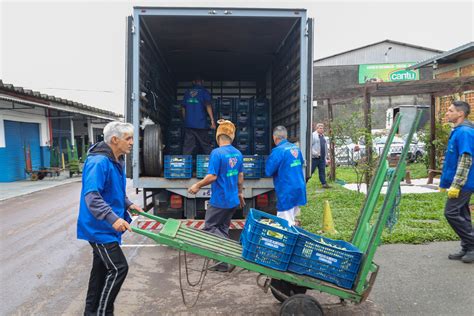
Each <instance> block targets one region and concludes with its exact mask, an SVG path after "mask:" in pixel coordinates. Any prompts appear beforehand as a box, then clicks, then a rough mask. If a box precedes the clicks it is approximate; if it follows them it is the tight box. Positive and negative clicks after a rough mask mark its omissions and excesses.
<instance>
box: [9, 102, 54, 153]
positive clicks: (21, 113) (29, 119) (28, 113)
mask: <svg viewBox="0 0 474 316" xmlns="http://www.w3.org/2000/svg"><path fill="white" fill-rule="evenodd" d="M1 108H11V103H9V102H7V101H3V100H0V109H1ZM5 120H7V121H17V122H26V123H38V124H39V129H40V131H39V134H40V135H39V136H40V146H49V143H50V139H49V125H48V119H47V118H46V115H45V112H44V109H42V108H34V109H14V110H6V109H2V110H1V111H0V148H3V147H6V141H5V126H4V123H3V122H4V121H5Z"/></svg>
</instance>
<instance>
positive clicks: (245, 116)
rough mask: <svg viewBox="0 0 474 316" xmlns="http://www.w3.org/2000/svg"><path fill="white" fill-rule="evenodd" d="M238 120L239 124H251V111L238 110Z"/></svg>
mask: <svg viewBox="0 0 474 316" xmlns="http://www.w3.org/2000/svg"><path fill="white" fill-rule="evenodd" d="M236 122H237V125H239V126H248V125H250V113H249V112H237V114H236Z"/></svg>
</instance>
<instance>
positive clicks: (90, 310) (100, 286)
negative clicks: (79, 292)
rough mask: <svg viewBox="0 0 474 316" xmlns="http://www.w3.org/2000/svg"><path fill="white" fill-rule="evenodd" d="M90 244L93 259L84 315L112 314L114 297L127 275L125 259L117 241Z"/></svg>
mask: <svg viewBox="0 0 474 316" xmlns="http://www.w3.org/2000/svg"><path fill="white" fill-rule="evenodd" d="M90 245H91V246H92V249H93V259H92V270H91V275H90V278H89V288H88V289H87V297H86V308H85V311H84V315H107V316H109V315H113V314H114V301H115V298H116V297H117V294H118V293H119V291H120V287H121V286H122V284H123V281H125V277H126V276H127V272H128V263H127V259H125V256H124V255H123V252H122V249H121V248H120V246H119V244H118V243H117V242H113V243H108V244H97V243H92V242H91V243H90Z"/></svg>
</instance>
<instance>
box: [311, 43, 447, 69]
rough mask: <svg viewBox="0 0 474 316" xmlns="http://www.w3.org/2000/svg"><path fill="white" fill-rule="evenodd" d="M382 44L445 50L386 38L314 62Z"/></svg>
mask: <svg viewBox="0 0 474 316" xmlns="http://www.w3.org/2000/svg"><path fill="white" fill-rule="evenodd" d="M380 44H394V45H401V46H407V47H410V48H416V49H421V50H425V51H430V52H433V53H442V52H443V51H442V50H439V49H434V48H428V47H423V46H419V45H412V44H408V43H403V42H398V41H392V40H389V39H386V40H383V41H380V42H376V43H372V44H368V45H365V46H361V47H358V48H354V49H351V50H348V51H345V52H341V53H337V54H334V55H331V56H327V57H323V58H319V59H316V60H314V63H316V62H320V61H323V60H325V59H329V58H334V57H337V56H340V55H344V54H347V53H351V52H355V51H357V50H362V49H365V48H368V47H371V46H376V45H380Z"/></svg>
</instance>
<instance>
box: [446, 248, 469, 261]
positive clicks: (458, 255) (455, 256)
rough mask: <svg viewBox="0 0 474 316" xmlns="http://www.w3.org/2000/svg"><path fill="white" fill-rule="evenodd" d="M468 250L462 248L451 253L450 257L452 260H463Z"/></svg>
mask: <svg viewBox="0 0 474 316" xmlns="http://www.w3.org/2000/svg"><path fill="white" fill-rule="evenodd" d="M466 252H467V251H466V250H464V249H461V250H460V251H459V252H456V253H451V254H449V255H448V258H449V259H450V260H461V259H462V257H464V255H465V254H466Z"/></svg>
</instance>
